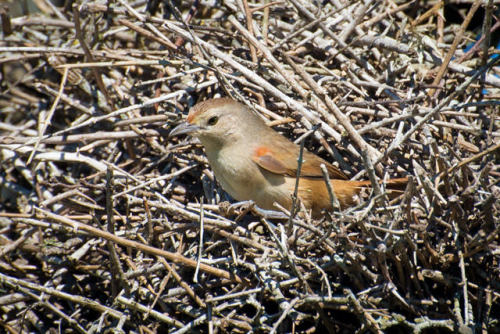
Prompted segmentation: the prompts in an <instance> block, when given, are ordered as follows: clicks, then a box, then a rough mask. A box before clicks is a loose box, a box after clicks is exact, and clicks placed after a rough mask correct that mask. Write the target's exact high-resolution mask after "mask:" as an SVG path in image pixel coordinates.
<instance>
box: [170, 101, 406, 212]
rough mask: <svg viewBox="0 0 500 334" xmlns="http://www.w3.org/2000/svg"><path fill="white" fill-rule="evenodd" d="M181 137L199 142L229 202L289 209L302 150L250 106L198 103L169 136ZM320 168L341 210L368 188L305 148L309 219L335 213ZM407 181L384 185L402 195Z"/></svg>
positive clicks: (303, 184) (301, 191)
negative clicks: (184, 135)
mask: <svg viewBox="0 0 500 334" xmlns="http://www.w3.org/2000/svg"><path fill="white" fill-rule="evenodd" d="M182 134H189V135H192V136H194V137H197V138H198V139H199V141H200V142H201V144H202V146H203V147H204V149H205V154H206V157H207V159H208V162H209V164H210V167H211V168H212V170H213V172H214V174H215V177H216V179H217V181H218V182H219V183H220V185H221V186H222V188H223V189H224V190H225V191H226V192H227V193H228V194H229V195H230V196H231V197H232V198H233V199H235V200H237V201H242V202H243V201H253V202H254V203H255V204H256V205H257V206H258V207H259V208H261V209H264V210H276V205H275V203H278V204H279V205H281V206H282V207H283V208H285V209H287V210H290V209H291V208H292V203H293V194H294V190H295V187H296V179H297V174H298V158H299V152H300V146H299V145H297V144H295V143H293V142H292V141H290V140H289V139H288V138H286V137H285V136H283V135H282V134H280V133H278V132H276V131H275V130H273V129H272V128H270V127H269V126H267V125H266V123H265V122H264V120H263V119H262V118H261V117H259V116H258V115H256V114H255V113H254V112H252V111H251V110H250V108H248V107H247V106H245V105H244V104H242V103H240V102H238V101H236V100H233V99H232V98H227V97H226V98H213V99H209V100H205V101H203V102H200V103H197V104H196V105H194V106H193V107H192V108H191V109H190V110H189V113H188V116H187V118H186V121H185V122H182V123H180V124H179V125H177V126H176V127H175V128H174V129H173V130H172V131H171V132H170V134H169V137H176V136H179V135H182ZM322 164H324V165H325V167H326V170H327V172H328V175H329V178H330V184H331V189H333V192H334V194H335V197H336V199H337V200H338V204H339V205H340V209H342V210H343V209H345V208H348V207H350V206H353V205H355V204H356V203H358V202H359V201H358V200H357V198H358V194H359V193H360V191H361V190H362V189H364V188H370V185H371V183H370V181H354V180H349V179H348V178H347V176H346V175H345V174H344V173H343V172H342V171H341V170H340V169H339V168H337V167H336V166H334V165H332V164H331V163H329V162H327V161H326V160H324V159H322V158H321V157H319V156H317V155H316V154H314V153H312V152H310V151H308V150H306V149H304V150H303V156H302V165H301V168H300V174H299V182H298V188H297V190H298V192H297V195H298V196H297V197H298V199H299V200H300V201H301V202H302V203H303V205H304V207H305V208H306V209H307V210H308V211H309V212H310V213H311V214H312V217H320V216H321V215H322V214H324V210H332V209H333V206H332V200H331V198H330V196H329V193H328V188H327V186H326V182H325V179H324V176H323V173H322V171H321V167H320V166H321V165H322ZM407 181H408V180H407V178H394V179H390V180H388V181H386V186H387V187H388V188H395V189H399V192H398V193H401V190H404V188H405V185H406V183H407Z"/></svg>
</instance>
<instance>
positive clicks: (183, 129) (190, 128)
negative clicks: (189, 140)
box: [168, 122, 201, 137]
mask: <svg viewBox="0 0 500 334" xmlns="http://www.w3.org/2000/svg"><path fill="white" fill-rule="evenodd" d="M198 130H201V128H200V127H199V126H198V125H195V124H189V123H187V122H182V123H181V124H179V125H177V126H176V127H175V128H174V129H173V130H172V131H170V134H169V135H168V136H169V137H174V136H178V135H183V134H188V133H193V132H196V131H198Z"/></svg>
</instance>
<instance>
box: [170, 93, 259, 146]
mask: <svg viewBox="0 0 500 334" xmlns="http://www.w3.org/2000/svg"><path fill="white" fill-rule="evenodd" d="M262 125H264V126H265V124H264V122H263V121H262V120H261V119H259V118H258V117H257V116H256V115H254V114H253V113H252V112H251V111H250V110H248V109H247V107H245V106H244V105H242V104H241V103H239V102H237V101H235V100H232V99H229V98H218V99H211V100H206V101H204V102H201V103H198V104H196V105H195V106H194V107H192V108H191V110H190V111H189V114H188V117H187V119H186V121H185V122H183V123H181V124H179V125H178V126H177V127H175V128H174V129H173V130H172V131H171V132H170V135H169V136H170V137H173V136H178V135H181V134H191V135H193V136H195V137H197V138H198V139H200V141H201V143H202V144H203V145H204V146H205V148H207V146H222V145H224V144H227V143H234V142H236V141H239V140H240V139H241V138H244V137H246V136H253V135H254V134H255V133H252V132H254V130H257V129H260V127H261V126H262Z"/></svg>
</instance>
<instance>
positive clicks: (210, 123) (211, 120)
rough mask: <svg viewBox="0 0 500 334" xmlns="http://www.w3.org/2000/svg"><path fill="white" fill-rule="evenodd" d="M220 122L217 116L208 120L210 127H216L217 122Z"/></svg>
mask: <svg viewBox="0 0 500 334" xmlns="http://www.w3.org/2000/svg"><path fill="white" fill-rule="evenodd" d="M218 120H219V117H217V116H212V117H210V118H209V119H208V122H207V123H208V125H215V124H217V121H218Z"/></svg>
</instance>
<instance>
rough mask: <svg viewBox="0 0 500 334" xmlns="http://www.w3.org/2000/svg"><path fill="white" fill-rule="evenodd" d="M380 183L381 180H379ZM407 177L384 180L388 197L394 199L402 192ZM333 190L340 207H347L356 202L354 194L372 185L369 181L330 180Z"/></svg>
mask: <svg viewBox="0 0 500 334" xmlns="http://www.w3.org/2000/svg"><path fill="white" fill-rule="evenodd" d="M380 183H381V184H382V183H383V182H382V181H380ZM407 183H408V178H406V177H402V178H395V179H390V180H387V181H385V183H384V184H385V187H386V194H387V195H388V196H389V199H394V198H396V197H398V196H400V195H402V194H403V193H404V190H405V188H406V184H407ZM331 185H332V188H333V191H334V193H335V195H336V197H337V199H338V200H339V202H340V205H341V207H347V206H351V205H354V204H356V197H357V196H356V195H358V194H359V193H360V192H361V191H362V190H363V189H369V188H371V187H372V184H371V182H370V181H351V180H332V181H331Z"/></svg>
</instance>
